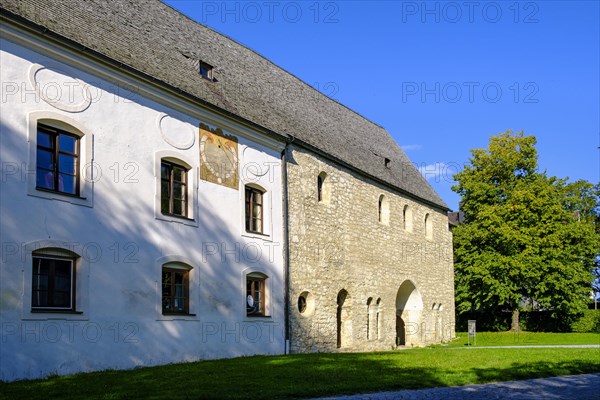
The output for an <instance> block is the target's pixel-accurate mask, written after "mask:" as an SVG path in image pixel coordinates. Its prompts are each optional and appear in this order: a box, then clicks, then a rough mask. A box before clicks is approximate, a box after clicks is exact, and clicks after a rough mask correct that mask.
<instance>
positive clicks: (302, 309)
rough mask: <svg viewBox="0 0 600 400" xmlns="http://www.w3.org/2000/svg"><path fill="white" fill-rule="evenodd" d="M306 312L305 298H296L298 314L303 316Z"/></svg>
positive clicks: (301, 296)
mask: <svg viewBox="0 0 600 400" xmlns="http://www.w3.org/2000/svg"><path fill="white" fill-rule="evenodd" d="M305 311H306V296H303V295H300V297H298V312H300V314H303V313H304V312H305Z"/></svg>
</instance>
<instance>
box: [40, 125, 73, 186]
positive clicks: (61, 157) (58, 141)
mask: <svg viewBox="0 0 600 400" xmlns="http://www.w3.org/2000/svg"><path fill="white" fill-rule="evenodd" d="M36 189H38V190H39V189H41V190H49V191H53V192H59V193H64V194H69V195H73V196H79V136H77V135H75V134H73V133H69V132H67V131H65V130H62V129H58V128H52V127H50V126H46V125H42V124H38V127H37V152H36Z"/></svg>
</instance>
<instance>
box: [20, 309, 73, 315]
mask: <svg viewBox="0 0 600 400" xmlns="http://www.w3.org/2000/svg"><path fill="white" fill-rule="evenodd" d="M31 312H32V313H33V314H76V315H80V314H83V311H75V310H60V309H56V308H32V309H31Z"/></svg>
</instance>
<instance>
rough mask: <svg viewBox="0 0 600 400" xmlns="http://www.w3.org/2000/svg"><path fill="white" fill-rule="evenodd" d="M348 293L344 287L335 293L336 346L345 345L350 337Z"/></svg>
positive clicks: (350, 324)
mask: <svg viewBox="0 0 600 400" xmlns="http://www.w3.org/2000/svg"><path fill="white" fill-rule="evenodd" d="M349 302H350V295H349V294H348V292H347V291H346V290H345V289H342V290H340V291H339V293H338V295H337V313H336V322H337V329H336V331H337V347H338V349H339V348H341V347H344V346H347V345H348V344H349V342H350V341H351V338H352V321H351V318H350V304H349Z"/></svg>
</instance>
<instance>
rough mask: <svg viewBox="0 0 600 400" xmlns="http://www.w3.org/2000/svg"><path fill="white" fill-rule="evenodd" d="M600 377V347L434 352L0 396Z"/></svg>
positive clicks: (31, 386)
mask: <svg viewBox="0 0 600 400" xmlns="http://www.w3.org/2000/svg"><path fill="white" fill-rule="evenodd" d="M598 371H600V349H582V348H570V349H565V348H536V349H532V348H521V349H505V348H498V349H478V348H470V349H464V351H463V350H460V351H459V350H458V349H452V348H445V347H434V348H421V349H409V350H403V351H390V352H384V353H338V354H324V353H322V354H303V355H288V356H270V357H269V356H255V357H243V358H237V359H227V360H214V361H200V362H194V363H186V364H172V365H167V366H160V367H149V368H138V369H134V370H129V371H104V372H94V373H88V374H77V375H71V376H65V377H59V376H54V377H51V378H48V379H44V380H35V381H18V382H12V383H1V382H0V398H6V399H38V398H39V399H41V398H44V399H46V398H61V399H84V398H85V399H132V398H148V399H186V398H203V399H246V398H253V399H277V398H279V399H284V398H307V397H317V396H330V395H339V394H354V393H368V392H378V391H385V390H399V389H415V388H426V387H437V386H456V385H466V384H473V383H484V382H493V381H502V380H518V379H529V378H538V377H548V376H557V375H568V374H581V373H591V372H598Z"/></svg>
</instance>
